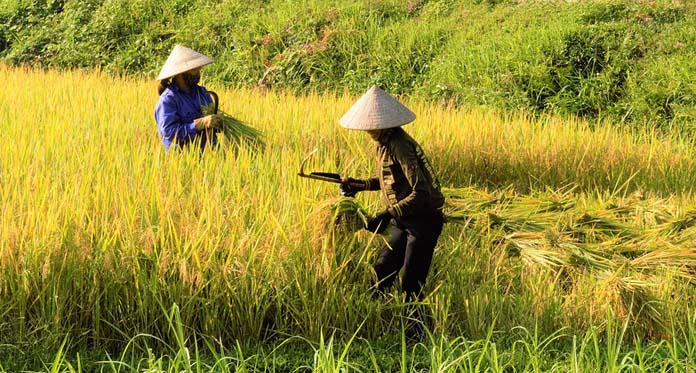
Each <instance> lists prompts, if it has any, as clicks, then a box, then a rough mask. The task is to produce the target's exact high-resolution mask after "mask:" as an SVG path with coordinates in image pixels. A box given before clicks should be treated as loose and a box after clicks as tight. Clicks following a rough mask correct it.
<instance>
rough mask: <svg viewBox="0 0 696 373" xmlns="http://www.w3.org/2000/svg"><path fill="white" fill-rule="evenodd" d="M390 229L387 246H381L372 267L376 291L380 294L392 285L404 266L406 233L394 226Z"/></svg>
mask: <svg viewBox="0 0 696 373" xmlns="http://www.w3.org/2000/svg"><path fill="white" fill-rule="evenodd" d="M390 229H391V234H390V236H389V239H388V240H387V242H388V244H384V245H382V248H381V249H380V253H379V257H377V261H376V262H375V266H374V269H375V273H376V274H377V284H376V285H377V289H379V291H381V292H384V291H385V290H386V289H388V288H389V287H390V286H391V285H392V284H393V283H394V280H395V279H396V276H398V274H399V270H400V269H401V266H402V265H403V264H404V254H405V250H406V232H405V231H404V230H403V229H401V228H398V227H394V226H391V227H390Z"/></svg>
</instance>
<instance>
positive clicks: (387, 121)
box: [339, 85, 416, 131]
mask: <svg viewBox="0 0 696 373" xmlns="http://www.w3.org/2000/svg"><path fill="white" fill-rule="evenodd" d="M415 119H416V115H415V114H414V113H413V112H412V111H411V110H409V109H408V108H407V107H406V106H404V105H403V104H401V103H400V102H399V101H397V100H396V99H395V98H394V97H392V96H390V95H389V94H388V93H387V92H385V91H383V90H382V89H381V88H379V87H377V86H376V85H375V86H372V87H371V88H370V89H369V90H368V91H367V92H366V93H365V94H364V95H363V96H362V97H360V98H359V99H358V101H356V102H355V103H354V104H353V106H351V108H350V109H348V111H347V112H346V113H345V114H343V116H342V117H341V119H340V120H339V123H340V125H341V126H342V127H344V128H348V129H354V130H363V131H369V130H380V129H387V128H393V127H399V126H403V125H404V124H408V123H410V122H412V121H413V120H415Z"/></svg>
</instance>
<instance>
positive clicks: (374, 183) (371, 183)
mask: <svg viewBox="0 0 696 373" xmlns="http://www.w3.org/2000/svg"><path fill="white" fill-rule="evenodd" d="M362 182H363V183H365V190H380V189H382V186H381V185H380V184H379V178H377V177H371V178H369V179H366V180H362Z"/></svg>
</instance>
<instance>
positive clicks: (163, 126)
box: [155, 45, 222, 150]
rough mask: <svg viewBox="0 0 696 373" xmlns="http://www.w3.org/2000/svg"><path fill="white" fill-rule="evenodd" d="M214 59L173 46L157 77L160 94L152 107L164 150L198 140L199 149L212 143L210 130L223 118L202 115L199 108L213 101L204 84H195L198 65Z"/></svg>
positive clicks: (213, 138) (198, 75)
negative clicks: (153, 107)
mask: <svg viewBox="0 0 696 373" xmlns="http://www.w3.org/2000/svg"><path fill="white" fill-rule="evenodd" d="M211 62H213V60H212V59H211V58H210V57H208V56H205V55H203V54H200V53H198V52H196V51H194V50H192V49H189V48H186V47H184V46H181V45H176V46H175V47H174V49H173V50H172V53H171V54H170V55H169V57H168V58H167V61H166V62H165V63H164V66H163V67H162V70H161V71H160V73H159V76H158V77H157V80H159V81H160V83H159V86H158V89H157V91H158V92H159V94H160V97H159V100H158V101H157V105H156V106H155V121H156V122H157V130H158V132H159V135H160V137H161V139H162V144H163V145H164V149H165V150H169V148H170V147H182V146H185V145H188V144H191V143H194V142H196V143H198V144H199V145H200V147H201V150H203V149H205V147H206V145H207V144H208V143H210V145H215V143H216V142H215V135H214V134H213V131H214V130H215V129H216V128H219V127H220V126H221V125H222V117H221V116H219V115H216V114H211V115H206V116H204V115H203V112H202V110H201V108H202V107H203V106H206V105H210V104H211V103H212V102H213V100H212V98H211V97H210V94H209V93H208V91H207V90H206V89H205V87H203V86H200V85H198V82H199V81H200V78H201V67H202V66H205V65H207V64H209V63H211Z"/></svg>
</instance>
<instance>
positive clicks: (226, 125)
mask: <svg viewBox="0 0 696 373" xmlns="http://www.w3.org/2000/svg"><path fill="white" fill-rule="evenodd" d="M214 111H215V108H214V105H212V104H211V105H208V106H204V107H203V108H202V112H203V115H210V114H213V113H214ZM218 114H220V115H222V128H220V133H222V135H223V136H224V137H225V139H226V140H227V141H229V142H230V143H232V144H234V145H235V146H239V145H242V144H245V145H248V146H252V147H254V148H262V147H263V146H264V139H263V133H262V132H261V131H259V130H257V129H256V128H254V127H251V126H250V125H248V124H246V123H244V122H242V121H241V120H239V119H237V118H235V117H233V116H231V115H229V114H227V113H225V112H222V111H218Z"/></svg>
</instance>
